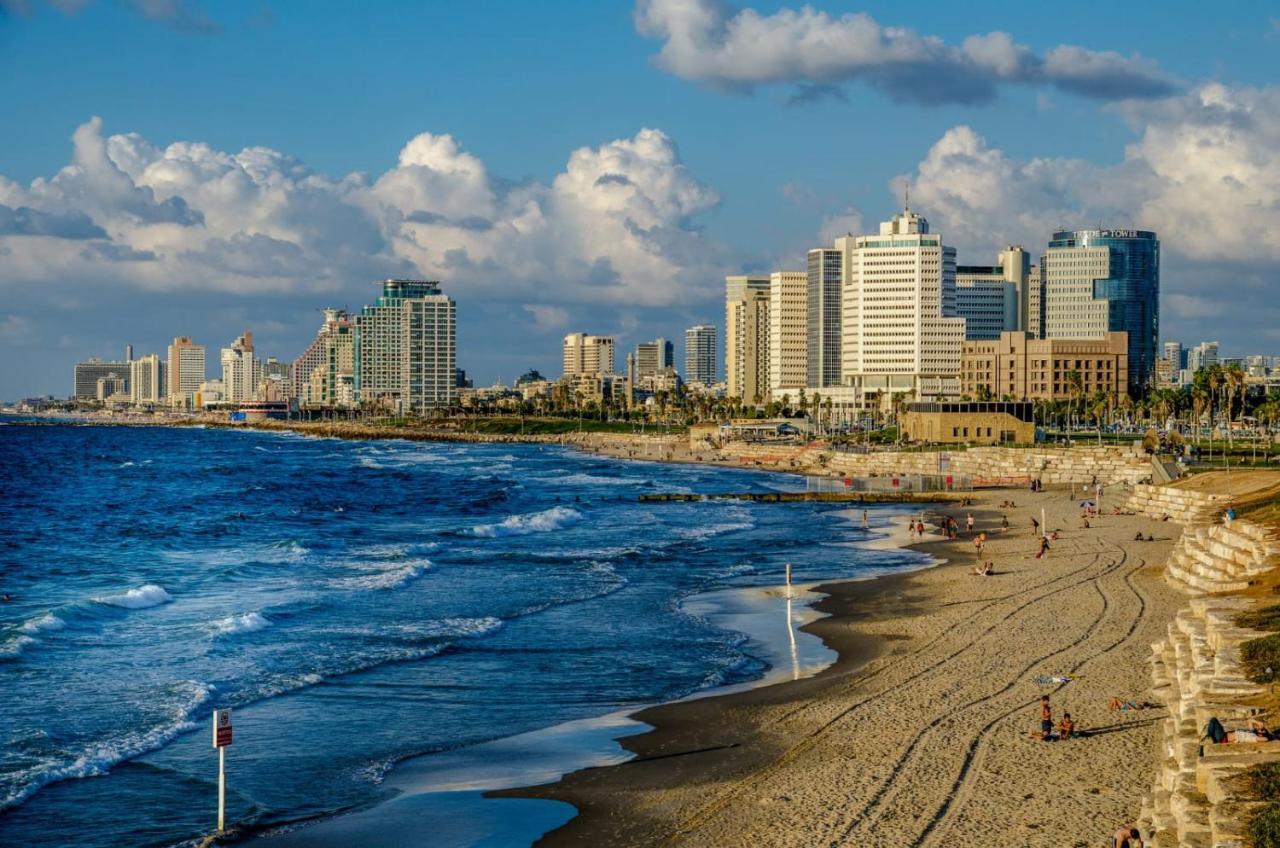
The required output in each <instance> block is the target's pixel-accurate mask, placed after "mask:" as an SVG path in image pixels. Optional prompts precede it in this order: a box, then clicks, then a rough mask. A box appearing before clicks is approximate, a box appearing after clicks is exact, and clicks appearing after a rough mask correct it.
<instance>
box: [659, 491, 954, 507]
mask: <svg viewBox="0 0 1280 848" xmlns="http://www.w3.org/2000/svg"><path fill="white" fill-rule="evenodd" d="M964 497H965V495H962V494H960V493H957V492H724V493H716V494H702V495H698V494H690V493H688V492H656V493H649V494H644V495H640V497H639V500H640V502H641V503H687V502H690V501H754V502H756V503H799V502H802V501H821V502H830V503H922V504H923V503H944V502H946V503H954V502H959V501H961V500H963V499H964Z"/></svg>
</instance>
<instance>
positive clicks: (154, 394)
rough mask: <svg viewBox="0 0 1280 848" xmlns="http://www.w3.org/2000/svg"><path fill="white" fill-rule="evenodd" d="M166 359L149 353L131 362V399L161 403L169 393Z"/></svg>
mask: <svg viewBox="0 0 1280 848" xmlns="http://www.w3.org/2000/svg"><path fill="white" fill-rule="evenodd" d="M164 372H165V365H164V360H163V359H161V358H160V355H159V354H157V353H148V354H147V355H146V356H143V357H139V358H138V359H135V360H133V361H132V362H130V363H129V400H130V402H132V403H159V402H161V401H163V400H164V399H165V398H166V397H167V395H168V383H167V381H166V380H165V373H164Z"/></svg>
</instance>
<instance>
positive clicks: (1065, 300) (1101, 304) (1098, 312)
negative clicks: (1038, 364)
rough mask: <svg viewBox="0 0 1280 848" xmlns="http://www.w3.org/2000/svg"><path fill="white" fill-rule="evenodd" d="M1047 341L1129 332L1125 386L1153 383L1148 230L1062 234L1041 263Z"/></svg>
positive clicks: (1153, 262)
mask: <svg viewBox="0 0 1280 848" xmlns="http://www.w3.org/2000/svg"><path fill="white" fill-rule="evenodd" d="M1041 268H1042V280H1041V284H1042V286H1043V287H1044V307H1043V308H1044V336H1045V337H1046V338H1103V337H1104V336H1105V334H1106V333H1108V332H1124V333H1128V336H1129V339H1128V348H1129V382H1130V385H1131V386H1133V387H1140V386H1145V385H1149V384H1150V383H1151V381H1152V380H1153V379H1154V376H1155V370H1156V358H1157V356H1158V352H1157V344H1158V339H1159V337H1160V241H1159V239H1157V238H1156V234H1155V233H1153V232H1150V231H1147V230H1117V229H1098V230H1063V231H1061V232H1056V233H1054V234H1053V238H1052V239H1051V240H1050V242H1049V249H1048V250H1047V251H1046V252H1045V256H1044V258H1043V260H1042V261H1041Z"/></svg>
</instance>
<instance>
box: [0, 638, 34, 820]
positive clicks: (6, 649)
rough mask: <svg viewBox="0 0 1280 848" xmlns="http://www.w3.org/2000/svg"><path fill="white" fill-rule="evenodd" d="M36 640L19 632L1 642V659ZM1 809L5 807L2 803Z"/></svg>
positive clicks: (20, 651)
mask: <svg viewBox="0 0 1280 848" xmlns="http://www.w3.org/2000/svg"><path fill="white" fill-rule="evenodd" d="M35 641H36V640H35V639H32V638H31V637H30V636H23V635H21V634H19V635H18V636H14V637H13V638H12V639H10V640H8V641H7V642H0V660H11V659H15V658H17V657H19V656H21V654H22V651H23V649H24V648H26V647H27V646H28V645H34V644H35ZM0 809H3V806H2V805H0Z"/></svg>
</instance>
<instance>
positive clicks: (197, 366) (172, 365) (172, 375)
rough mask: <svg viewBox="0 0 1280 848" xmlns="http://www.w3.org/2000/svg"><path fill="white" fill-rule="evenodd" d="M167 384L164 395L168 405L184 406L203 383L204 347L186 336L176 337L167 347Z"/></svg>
mask: <svg viewBox="0 0 1280 848" xmlns="http://www.w3.org/2000/svg"><path fill="white" fill-rule="evenodd" d="M168 370H169V382H168V388H167V390H166V392H165V393H166V394H167V395H168V398H169V402H170V403H182V404H186V403H188V402H190V401H191V399H192V398H193V397H194V396H195V393H196V392H197V391H199V390H200V384H201V383H203V382H204V345H198V344H196V343H195V342H193V341H191V339H189V338H187V337H186V336H178V337H177V338H175V339H174V340H173V344H171V345H169V356H168Z"/></svg>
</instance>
